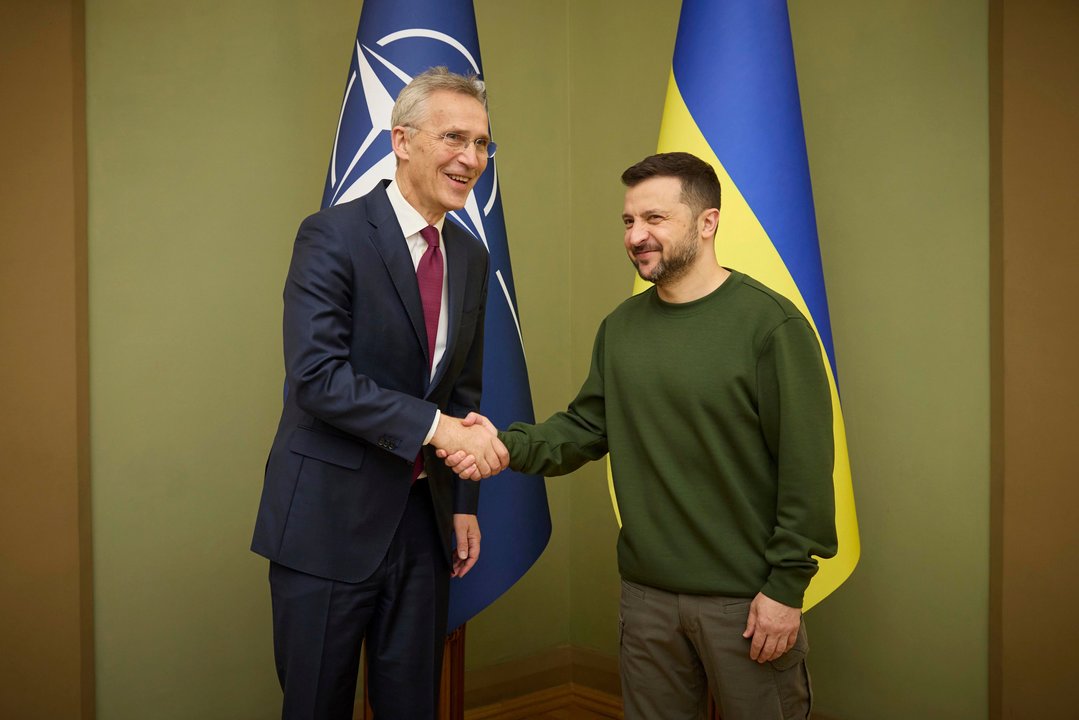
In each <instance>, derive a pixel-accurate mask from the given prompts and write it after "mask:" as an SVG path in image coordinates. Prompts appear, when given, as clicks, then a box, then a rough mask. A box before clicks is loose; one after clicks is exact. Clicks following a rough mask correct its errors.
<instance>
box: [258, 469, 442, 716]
mask: <svg viewBox="0 0 1079 720" xmlns="http://www.w3.org/2000/svg"><path fill="white" fill-rule="evenodd" d="M443 547H444V545H443V544H442V542H441V539H440V538H439V537H438V530H437V525H436V524H435V518H434V510H433V508H432V505H431V496H430V491H429V489H428V487H427V480H426V479H421V480H417V481H416V482H415V484H414V485H413V486H412V491H411V492H410V494H409V498H408V507H407V509H406V510H405V513H404V517H403V518H402V519H401V523H400V525H399V526H398V528H397V533H396V534H395V535H394V537H393V541H392V542H391V543H390V547H389V550H388V551H387V552H386V557H385V558H383V560H382V563H381V564H380V565H379V566H378V568H377V569H376V570H375V572H374V573H373V574H372V575H371V577H369V578H367V579H366V580H364V581H363V582H359V583H346V582H339V581H335V580H328V579H326V578H320V577H316V576H314V575H308V574H306V573H302V572H298V571H296V570H292V569H290V568H287V567H285V566H283V565H279V564H277V563H274V562H271V563H270V595H271V597H272V600H273V626H274V656H275V658H276V661H277V675H278V678H279V680H280V681H281V688H282V689H283V690H284V694H285V697H284V705H283V709H282V714H281V716H282V718H283V719H284V720H301V719H302V720H336V719H337V718H340V719H341V720H349V719H350V718H352V709H353V705H354V703H355V696H356V678H357V675H358V673H359V663H360V645H361V643H362V642H363V641H364V640H365V639H366V642H367V658H368V683H369V687H368V693H369V695H370V699H371V707H372V709H373V710H374V712H375V717H376V718H378V720H423V719H424V718H432V719H433V718H434V717H435V710H436V708H437V706H438V685H439V675H440V672H441V664H442V645H443V640H444V638H445V635H446V612H447V606H448V602H449V565H448V564H447V562H446V558H445V556H444V550H443Z"/></svg>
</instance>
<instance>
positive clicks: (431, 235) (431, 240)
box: [420, 225, 438, 247]
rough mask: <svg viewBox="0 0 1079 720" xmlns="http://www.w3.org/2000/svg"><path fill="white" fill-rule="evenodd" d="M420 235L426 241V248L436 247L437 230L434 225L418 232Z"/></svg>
mask: <svg viewBox="0 0 1079 720" xmlns="http://www.w3.org/2000/svg"><path fill="white" fill-rule="evenodd" d="M420 235H421V236H422V237H423V239H424V240H426V241H427V244H428V246H430V247H438V228H436V227H435V226H434V225H428V226H427V227H425V228H424V229H423V230H420Z"/></svg>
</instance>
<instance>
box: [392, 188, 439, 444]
mask: <svg viewBox="0 0 1079 720" xmlns="http://www.w3.org/2000/svg"><path fill="white" fill-rule="evenodd" d="M386 195H388V196H389V198H390V205H392V206H393V213H394V215H396V216H397V224H398V225H400V226H401V234H402V235H404V236H405V243H407V244H408V252H409V254H411V255H412V269H413V270H415V269H416V268H417V267H419V265H420V258H422V257H423V254H424V253H425V252H427V241H426V240H424V239H423V236H422V235H420V230H423V229H424V228H425V227H427V225H428V223H427V221H426V220H424V219H423V216H422V215H420V213H419V212H418V211H417V210H416V208H414V207H412V206H411V205H409V204H408V201H407V200H405V196H404V195H402V194H401V188H399V187H397V181H396V180H394V181H392V182H391V183H390V184H389V186H388V187H387V188H386ZM445 222H446V216H445V215H443V216H442V217H440V218H439V219H438V220H437V221H435V222H434V223H432V224H433V225H434V227H435V229H436V230H438V247H439V249H440V250H441V251H442V267H443V272H442V308H441V309H440V310H439V312H438V333H437V335H436V336H435V352H434V355H433V357H432V358H431V376H430V377H431V378H434V376H435V370H437V369H438V364H439V363H440V362H442V359H443V357H444V356H445V354H446V339H447V337H448V336H449V318H448V317H447V316H448V315H449V310H448V308H449V304H450V302H449V284H448V283H447V281H446V278H447V275H448V273H447V271H448V269H449V263H448V260H447V255H446V243H444V242H442V225H443V224H444V223H445ZM441 415H442V414H441V413H440V412H439V411H438V409H437V408H436V409H435V418H434V420H433V421H432V422H431V429H430V430H429V431H428V432H427V437H425V438H424V440H423V444H424V445H426V444H427V443H429V442H431V438H432V437H433V436H434V434H435V428H437V427H438V420H439V418H440V417H441Z"/></svg>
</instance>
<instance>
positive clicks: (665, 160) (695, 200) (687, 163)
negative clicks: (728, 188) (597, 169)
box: [622, 152, 720, 215]
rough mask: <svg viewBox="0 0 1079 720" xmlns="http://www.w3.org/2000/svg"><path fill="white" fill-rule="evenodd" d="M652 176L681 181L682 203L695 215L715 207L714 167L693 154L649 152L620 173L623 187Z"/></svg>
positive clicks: (717, 200) (717, 197)
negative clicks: (651, 153) (650, 153)
mask: <svg viewBox="0 0 1079 720" xmlns="http://www.w3.org/2000/svg"><path fill="white" fill-rule="evenodd" d="M654 177H673V178H678V179H679V180H680V181H681V182H682V202H684V203H685V204H686V205H688V206H689V209H690V210H692V211H693V213H694V214H695V215H697V214H700V213H701V212H703V211H704V210H707V209H708V208H715V209H716V210H718V209H719V203H720V188H719V178H718V177H717V176H716V171H715V168H713V167H712V166H711V165H709V164H708V163H706V162H705V161H704V160H701V159H700V158H699V157H697V156H696V155H691V154H690V153H687V152H669V153H658V154H656V155H649V156H648V157H646V158H645V159H644V160H641V161H640V162H639V163H637V164H636V165H631V166H630V167H628V168H626V171H625V172H624V173H622V183H623V184H624V185H625V186H626V187H633V186H634V185H636V184H638V183H641V182H644V181H645V180H647V179H649V178H654Z"/></svg>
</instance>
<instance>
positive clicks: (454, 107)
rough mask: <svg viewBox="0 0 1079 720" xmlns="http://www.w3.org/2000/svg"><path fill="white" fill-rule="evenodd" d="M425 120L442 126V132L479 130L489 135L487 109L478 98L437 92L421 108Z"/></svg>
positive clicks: (442, 91)
mask: <svg viewBox="0 0 1079 720" xmlns="http://www.w3.org/2000/svg"><path fill="white" fill-rule="evenodd" d="M421 116H422V118H423V120H425V121H428V122H431V123H435V124H439V125H442V126H443V127H441V128H440V129H441V130H469V129H472V130H476V129H477V128H479V130H477V132H480V133H482V134H484V135H486V133H487V124H488V121H487V109H486V108H484V107H483V103H481V102H480V101H479V100H477V99H476V98H474V97H472V96H471V95H466V94H464V93H457V92H452V91H450V90H437V91H435V92H433V93H431V95H430V96H428V98H427V100H426V102H424V104H423V107H422V108H421Z"/></svg>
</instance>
